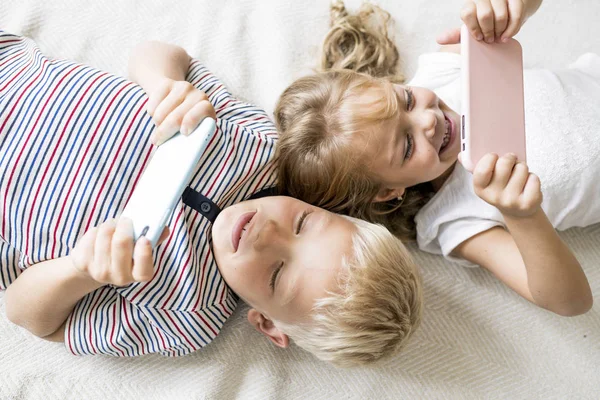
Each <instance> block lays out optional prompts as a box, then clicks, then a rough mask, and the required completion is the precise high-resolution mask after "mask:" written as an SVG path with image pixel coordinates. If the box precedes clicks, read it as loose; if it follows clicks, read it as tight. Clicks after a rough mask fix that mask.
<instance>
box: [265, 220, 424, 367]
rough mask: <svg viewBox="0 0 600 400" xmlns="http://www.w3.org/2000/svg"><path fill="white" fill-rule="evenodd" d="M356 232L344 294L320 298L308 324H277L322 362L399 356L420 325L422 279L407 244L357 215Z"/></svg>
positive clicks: (346, 362) (347, 262)
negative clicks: (358, 217) (406, 246)
mask: <svg viewBox="0 0 600 400" xmlns="http://www.w3.org/2000/svg"><path fill="white" fill-rule="evenodd" d="M344 218H347V219H349V220H350V221H352V222H353V223H354V225H355V226H356V228H357V233H356V234H355V235H354V238H353V249H354V252H353V254H351V255H350V257H348V259H346V260H344V268H343V271H344V272H343V273H342V276H341V277H340V279H339V286H340V288H339V289H340V290H339V291H337V292H335V293H333V292H332V293H329V295H328V297H325V298H322V299H319V300H318V301H317V302H316V304H315V306H314V308H313V313H312V315H311V322H310V323H306V324H304V325H290V324H284V323H282V322H280V321H275V325H276V326H277V327H278V328H279V329H280V330H281V331H282V332H284V333H286V334H288V335H289V336H290V337H291V338H292V339H293V340H294V342H295V343H296V344H297V345H298V346H300V347H302V348H304V349H305V350H307V351H309V352H311V353H313V354H314V355H315V356H317V357H318V358H320V359H321V360H324V361H328V362H331V363H333V364H334V365H336V366H340V367H350V366H356V365H364V364H370V363H373V362H376V361H379V360H382V359H385V358H387V357H390V356H392V355H394V354H396V353H397V352H398V351H399V350H400V349H401V348H402V347H403V346H404V345H405V344H406V341H407V340H408V338H409V337H410V336H411V335H412V334H413V333H414V331H415V330H416V329H417V327H418V326H419V324H420V321H421V305H422V288H421V278H420V275H419V273H418V270H417V268H416V265H415V264H414V262H413V261H412V258H411V256H410V254H409V252H408V250H407V249H406V248H405V247H404V245H403V244H402V242H401V241H400V240H399V239H398V238H396V237H394V236H393V235H392V234H391V233H390V232H389V231H388V230H387V229H386V228H384V227H383V226H381V225H376V224H372V223H369V222H366V221H363V220H359V219H356V218H352V217H344Z"/></svg>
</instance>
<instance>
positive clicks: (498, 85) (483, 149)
mask: <svg viewBox="0 0 600 400" xmlns="http://www.w3.org/2000/svg"><path fill="white" fill-rule="evenodd" d="M460 38H461V54H462V109H463V115H462V121H461V127H462V128H461V129H462V132H461V151H462V154H461V163H462V165H463V166H464V167H465V168H466V169H467V170H469V171H473V169H474V168H475V165H477V162H478V161H479V160H480V159H481V157H483V156H484V155H485V154H487V153H492V152H493V153H496V154H498V155H499V156H503V155H504V154H506V153H514V154H516V155H517V158H518V160H519V161H526V157H525V109H524V104H523V103H524V101H523V54H522V49H521V45H520V44H519V42H517V41H516V40H515V39H509V40H508V42H506V43H485V42H478V41H477V40H476V39H474V38H473V36H472V35H471V33H470V32H469V31H468V29H467V27H466V26H464V25H463V27H462V29H461V34H460Z"/></svg>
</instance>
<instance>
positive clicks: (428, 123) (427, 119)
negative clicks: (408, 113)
mask: <svg viewBox="0 0 600 400" xmlns="http://www.w3.org/2000/svg"><path fill="white" fill-rule="evenodd" d="M422 119H423V120H422V124H423V125H422V126H423V132H424V133H425V136H426V137H427V138H428V139H431V138H433V137H434V136H435V127H436V125H437V117H436V115H435V112H434V111H433V110H425V111H423V116H422Z"/></svg>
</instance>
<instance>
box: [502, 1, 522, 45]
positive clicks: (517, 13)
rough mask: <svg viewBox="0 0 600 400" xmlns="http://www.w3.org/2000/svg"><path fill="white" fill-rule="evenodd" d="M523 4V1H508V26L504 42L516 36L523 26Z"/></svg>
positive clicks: (503, 38)
mask: <svg viewBox="0 0 600 400" xmlns="http://www.w3.org/2000/svg"><path fill="white" fill-rule="evenodd" d="M523 12H524V10H523V2H522V1H521V0H508V25H507V27H506V29H505V30H504V33H502V40H507V39H509V38H511V37H513V36H515V35H516V34H517V33H518V32H519V30H520V29H521V25H522V24H523V19H524V17H525V16H524V14H523Z"/></svg>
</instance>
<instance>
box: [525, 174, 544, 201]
mask: <svg viewBox="0 0 600 400" xmlns="http://www.w3.org/2000/svg"><path fill="white" fill-rule="evenodd" d="M521 198H522V199H523V201H525V202H526V203H528V204H535V203H541V202H542V184H541V182H540V178H538V176H537V175H536V174H532V173H530V174H529V175H528V176H527V182H526V183H525V187H524V188H523V194H522V195H521Z"/></svg>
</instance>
